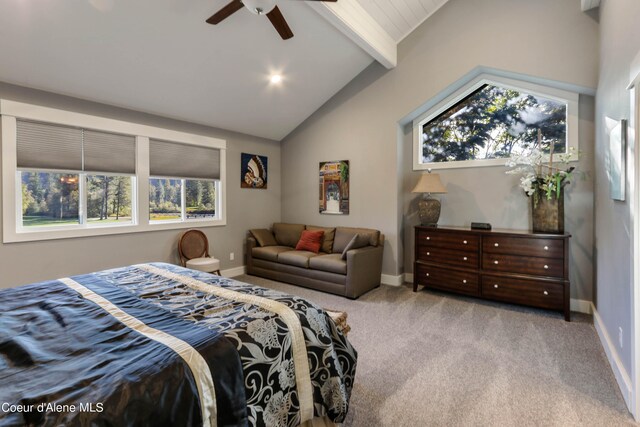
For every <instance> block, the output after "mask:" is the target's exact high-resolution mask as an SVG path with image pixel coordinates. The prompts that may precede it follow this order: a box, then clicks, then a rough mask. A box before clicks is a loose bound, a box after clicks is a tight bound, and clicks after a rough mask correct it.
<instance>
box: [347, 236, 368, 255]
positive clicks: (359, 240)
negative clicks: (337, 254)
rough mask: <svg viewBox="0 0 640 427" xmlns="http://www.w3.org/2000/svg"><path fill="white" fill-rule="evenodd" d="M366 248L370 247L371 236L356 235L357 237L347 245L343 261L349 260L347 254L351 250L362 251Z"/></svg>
mask: <svg viewBox="0 0 640 427" xmlns="http://www.w3.org/2000/svg"><path fill="white" fill-rule="evenodd" d="M365 246H369V236H367V235H364V234H359V233H358V234H356V235H355V236H353V239H351V241H350V242H349V243H347V246H345V248H344V251H342V259H347V252H348V251H350V250H351V249H360V248H364V247H365Z"/></svg>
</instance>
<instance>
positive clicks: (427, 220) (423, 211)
mask: <svg viewBox="0 0 640 427" xmlns="http://www.w3.org/2000/svg"><path fill="white" fill-rule="evenodd" d="M440 207H441V205H440V200H437V199H432V198H430V197H429V198H426V199H423V200H420V201H419V202H418V215H419V216H420V223H421V224H422V225H423V226H426V227H437V226H438V220H439V219H440Z"/></svg>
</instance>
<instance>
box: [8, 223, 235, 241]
mask: <svg viewBox="0 0 640 427" xmlns="http://www.w3.org/2000/svg"><path fill="white" fill-rule="evenodd" d="M226 224H227V223H226V220H223V219H219V220H200V221H195V220H192V221H189V222H174V223H168V222H165V223H160V224H157V223H156V224H127V225H124V224H123V225H117V226H101V227H96V226H92V227H86V228H85V227H83V228H75V229H69V228H65V229H64V230H62V229H60V230H52V229H48V230H23V231H19V232H11V231H10V232H8V233H5V234H4V236H3V237H4V238H3V243H17V242H37V241H41V240H56V239H74V238H82V237H95V236H111V235H114V234H130V233H145V232H153V231H160V230H181V229H185V228H194V227H220V226H224V225H226Z"/></svg>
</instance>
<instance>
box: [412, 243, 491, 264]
mask: <svg viewBox="0 0 640 427" xmlns="http://www.w3.org/2000/svg"><path fill="white" fill-rule="evenodd" d="M478 258H479V257H478V252H477V251H476V252H465V251H459V250H456V249H448V248H440V247H437V246H436V247H434V246H418V260H419V261H425V262H434V263H439V264H450V265H454V266H457V267H465V268H478Z"/></svg>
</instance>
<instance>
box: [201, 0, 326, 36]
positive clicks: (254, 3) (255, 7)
mask: <svg viewBox="0 0 640 427" xmlns="http://www.w3.org/2000/svg"><path fill="white" fill-rule="evenodd" d="M276 1H277V0H231V2H230V3H227V5H226V6H225V7H223V8H222V9H220V10H219V11H217V12H216V13H214V14H213V15H212V16H211V17H210V18H209V19H207V24H211V25H217V24H219V23H220V22H222V21H223V20H225V19H226V18H228V17H229V16H231V15H233V14H234V13H236V12H237V11H239V10H240V9H242V8H243V7H245V8H247V9H249V11H250V12H251V13H253V14H255V15H267V18H269V21H271V25H273V27H274V28H275V29H276V31H277V32H278V34H280V37H282V39H283V40H287V39H290V38H291V37H293V32H292V31H291V28H289V24H287V21H286V20H285V19H284V16H282V12H280V9H278V6H277V5H276ZM305 1H328V2H336V1H338V0H305Z"/></svg>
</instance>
